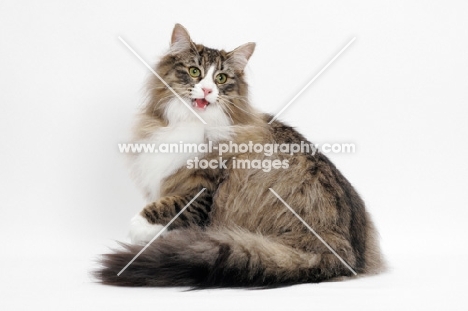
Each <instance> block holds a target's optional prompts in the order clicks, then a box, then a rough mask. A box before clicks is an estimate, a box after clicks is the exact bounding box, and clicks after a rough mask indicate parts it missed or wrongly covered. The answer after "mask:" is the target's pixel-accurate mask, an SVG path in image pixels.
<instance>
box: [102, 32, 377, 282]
mask: <svg viewBox="0 0 468 311" xmlns="http://www.w3.org/2000/svg"><path fill="white" fill-rule="evenodd" d="M254 48H255V44H254V43H247V44H244V45H242V46H240V47H238V48H236V49H235V50H233V51H230V52H226V51H224V50H216V49H211V48H208V47H205V46H203V45H201V44H195V43H194V42H193V41H192V40H191V39H190V36H189V34H188V32H187V30H186V29H185V28H184V27H182V26H181V25H179V24H177V25H175V27H174V30H173V33H172V40H171V45H170V49H169V51H168V52H167V54H166V55H164V56H163V57H162V59H161V60H160V62H159V63H158V64H157V65H156V68H155V71H156V72H157V73H158V74H159V76H160V77H162V79H163V80H164V81H166V82H167V83H168V85H169V86H170V87H171V88H172V89H173V90H174V91H175V92H176V93H177V94H178V95H180V97H181V98H179V97H177V96H176V95H175V94H174V93H173V92H172V91H171V90H170V89H169V88H167V87H166V86H165V84H164V83H163V82H162V81H160V80H159V78H157V77H153V78H152V79H151V81H150V82H149V100H148V101H147V104H146V105H145V107H144V110H143V111H142V113H141V115H140V118H139V121H138V124H137V127H136V131H135V140H134V142H137V143H149V144H155V145H156V146H162V144H167V143H179V142H183V143H192V144H203V143H207V142H210V141H211V142H213V143H214V144H218V143H229V142H230V143H232V144H237V145H240V144H242V143H245V144H248V143H251V144H263V145H267V144H299V145H300V144H301V142H302V143H308V142H307V140H306V139H305V138H304V137H303V136H302V135H301V134H299V133H298V132H297V131H295V130H294V129H293V128H292V127H290V126H287V125H285V124H284V123H281V122H279V121H274V122H272V123H271V124H269V123H268V122H269V120H271V118H272V116H270V115H267V114H262V113H260V112H258V111H256V110H255V109H254V108H253V107H252V106H251V105H250V104H249V100H248V86H247V83H246V81H245V77H244V69H245V66H246V64H247V62H248V60H249V58H250V57H251V55H252V53H253V51H254ZM181 99H183V100H185V101H186V103H188V104H189V105H190V107H191V108H192V110H193V111H194V112H196V113H197V114H198V115H199V116H200V117H201V118H202V119H203V120H204V121H205V123H206V124H204V123H203V122H201V120H200V119H199V118H198V117H197V116H196V115H195V114H194V113H193V111H191V110H190V109H189V108H188V107H187V106H186V105H184V103H183V102H182V101H181ZM232 149H234V148H232ZM195 158H197V159H206V160H215V161H218V162H222V163H223V164H224V165H219V166H216V167H214V168H213V167H211V168H210V167H208V168H205V169H202V168H200V167H196V166H193V165H192V166H189V165H187V163H189V162H188V161H191V160H193V159H195ZM240 160H242V161H250V163H253V162H254V161H255V160H257V163H271V162H265V160H268V161H275V160H277V161H279V162H276V164H279V163H281V165H276V167H273V168H271V167H270V169H264V168H263V169H262V168H258V167H255V168H254V167H248V166H243V167H238V166H236V164H237V163H239V162H238V161H240ZM191 163H193V162H191ZM213 163H217V162H213ZM284 164H286V165H284ZM132 170H133V174H134V177H135V178H136V180H137V182H138V184H139V185H140V186H141V188H142V189H143V190H144V193H145V194H146V197H147V199H148V202H149V203H148V205H146V207H144V208H143V210H142V211H141V212H140V213H138V214H137V215H136V216H135V217H134V218H133V219H132V221H131V228H130V237H131V240H132V244H124V245H123V249H121V250H117V251H116V252H114V253H111V254H106V255H104V256H103V258H102V260H101V263H102V268H101V269H100V270H99V271H97V272H96V276H97V277H98V279H99V280H100V281H101V282H102V283H104V284H112V285H123V286H190V287H196V288H207V287H273V286H284V285H289V284H296V283H306V282H321V281H325V280H331V279H338V278H342V277H348V276H353V275H354V274H353V272H352V270H354V271H355V272H356V273H357V274H358V275H361V274H369V273H377V272H379V271H381V269H382V267H383V262H382V260H381V255H380V250H379V247H378V241H377V239H376V231H375V229H374V227H373V225H372V222H371V220H370V217H369V215H368V213H367V212H366V210H365V206H364V202H363V201H362V199H361V198H360V197H359V195H358V194H357V193H356V191H355V190H354V188H353V187H352V186H351V184H350V183H349V182H348V181H347V180H346V179H345V178H344V177H343V175H342V174H341V173H340V172H339V171H338V169H337V168H336V167H335V166H334V165H333V164H332V163H331V162H330V161H329V160H328V158H327V157H325V156H324V155H323V154H321V153H320V152H317V153H312V152H296V153H291V152H275V153H274V154H271V155H265V153H261V152H251V151H247V152H246V151H245V150H244V151H242V152H241V151H240V150H229V152H227V153H225V154H223V155H222V158H219V156H218V151H217V150H212V152H209V151H208V152H201V151H200V150H192V152H185V153H182V152H179V153H139V154H134V155H132ZM203 188H205V191H204V192H202V193H201V194H200V195H199V196H198V197H197V198H196V199H195V200H194V201H193V202H192V203H191V204H190V205H189V206H188V207H187V209H186V210H185V211H184V212H183V213H182V214H180V216H179V217H178V218H176V219H175V220H174V221H173V223H172V224H171V225H170V227H169V230H168V231H166V232H164V234H162V235H161V236H160V237H159V238H158V239H156V240H155V241H154V242H153V243H152V244H151V245H150V246H149V247H148V248H147V249H145V251H144V252H143V253H142V254H141V255H140V256H139V257H138V258H137V259H136V260H135V261H134V262H133V263H132V264H131V265H130V266H128V267H127V269H126V270H125V271H124V272H123V273H121V274H120V275H117V274H118V273H119V271H121V269H122V268H123V267H124V266H125V265H126V264H127V263H129V262H130V261H131V260H132V258H133V257H134V256H135V255H136V254H137V253H138V252H139V251H140V250H142V248H143V247H144V245H145V244H146V243H147V242H148V241H150V240H151V239H152V238H153V237H154V236H155V235H156V234H157V233H158V232H159V231H160V230H161V229H162V228H163V227H164V226H165V225H167V224H168V223H169V222H170V221H171V220H172V219H173V218H174V217H175V216H176V215H177V214H178V213H179V212H180V211H181V210H182V209H183V208H184V207H185V206H186V205H187V204H188V203H189V202H190V201H191V200H192V199H193V198H194V197H195V196H196V194H197V193H199V192H200V191H201V190H202V189H203ZM270 188H271V189H273V190H274V191H275V192H276V193H277V194H278V195H279V196H280V197H281V198H282V199H283V200H284V201H285V202H286V203H287V204H288V205H289V206H290V207H292V208H293V209H294V210H295V212H296V213H297V214H298V216H300V218H302V219H303V220H304V221H305V222H306V223H307V224H308V225H309V226H310V227H311V228H313V230H314V231H315V232H316V233H317V234H318V236H320V237H321V238H322V239H323V240H324V241H325V242H326V243H327V244H328V245H329V246H330V247H331V248H332V249H333V250H334V251H335V252H336V254H337V255H339V256H340V257H341V258H342V260H343V261H345V262H346V264H347V265H348V266H349V267H351V268H352V270H351V269H349V267H348V266H346V265H345V264H344V263H343V261H341V260H340V258H338V256H336V254H333V253H332V252H331V250H330V249H329V248H328V247H326V245H325V244H324V243H323V242H322V241H321V240H320V239H319V238H318V237H317V236H316V235H315V234H313V233H312V232H311V231H309V229H308V228H307V227H306V226H305V225H304V223H302V222H301V220H300V219H299V218H298V217H296V216H295V215H294V214H293V213H292V212H291V211H290V210H289V209H288V208H287V207H286V206H285V205H284V203H283V202H281V201H280V200H279V199H278V198H277V197H276V196H275V195H274V193H273V192H272V191H270Z"/></svg>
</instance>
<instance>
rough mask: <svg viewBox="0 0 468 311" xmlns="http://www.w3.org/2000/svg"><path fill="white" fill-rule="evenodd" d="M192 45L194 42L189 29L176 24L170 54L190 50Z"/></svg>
mask: <svg viewBox="0 0 468 311" xmlns="http://www.w3.org/2000/svg"><path fill="white" fill-rule="evenodd" d="M191 45H192V40H191V39H190V35H189V33H188V31H187V29H185V27H184V26H182V25H181V24H175V26H174V30H172V37H171V48H170V53H171V54H177V53H180V52H183V51H186V50H189V49H190V47H191Z"/></svg>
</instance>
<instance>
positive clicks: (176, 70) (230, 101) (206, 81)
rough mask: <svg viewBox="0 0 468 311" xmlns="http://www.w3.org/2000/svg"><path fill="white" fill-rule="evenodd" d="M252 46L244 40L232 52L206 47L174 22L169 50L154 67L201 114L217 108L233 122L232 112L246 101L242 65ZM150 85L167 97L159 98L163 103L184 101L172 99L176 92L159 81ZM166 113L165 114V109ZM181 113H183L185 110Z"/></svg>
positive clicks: (214, 110) (242, 107)
mask: <svg viewBox="0 0 468 311" xmlns="http://www.w3.org/2000/svg"><path fill="white" fill-rule="evenodd" d="M254 48H255V44H254V43H247V44H245V45H243V46H241V47H239V48H237V49H235V50H233V51H231V52H226V51H224V50H215V49H211V48H207V47H205V46H203V45H200V44H195V43H193V42H192V41H191V39H190V37H189V35H188V33H187V31H186V30H185V28H183V27H182V26H181V25H176V26H175V28H174V31H173V35H172V43H171V47H170V51H169V53H168V54H167V55H166V56H165V57H164V58H163V59H162V60H161V62H160V63H159V65H158V67H157V71H158V72H159V74H160V75H161V77H162V78H163V79H164V80H165V81H166V82H167V83H168V84H169V85H170V86H171V88H172V89H173V90H174V91H175V92H177V93H178V94H179V95H180V96H181V97H182V98H184V99H185V100H186V101H187V102H189V103H190V105H191V107H192V108H193V110H194V111H195V112H197V113H199V114H200V116H204V115H205V116H208V115H213V114H214V113H215V112H217V111H219V112H220V113H223V114H225V115H228V116H229V118H230V119H231V120H232V121H233V122H234V119H233V114H238V112H237V110H242V109H244V110H245V109H246V106H247V105H248V100H247V95H248V94H247V93H248V90H247V84H246V82H245V80H244V68H245V66H246V64H247V61H248V59H249V58H250V56H251V55H252V53H253V51H254ZM152 87H154V89H155V92H157V93H160V94H156V96H158V95H159V96H158V97H159V98H160V99H161V98H162V99H164V98H166V99H167V100H162V101H160V104H161V105H162V106H163V105H164V104H165V103H167V104H168V105H169V104H171V105H179V106H181V105H183V103H181V102H178V103H172V102H171V101H172V100H174V99H176V98H175V95H173V94H172V93H171V92H168V90H167V89H164V88H163V87H162V86H161V83H158V81H156V80H155V85H154V86H152ZM166 108H167V109H169V107H166ZM167 109H166V110H167ZM183 109H187V107H184V108H183ZM165 114H166V116H167V111H166V113H165ZM181 114H184V115H185V112H181ZM213 117H215V116H213ZM238 117H239V116H237V118H238Z"/></svg>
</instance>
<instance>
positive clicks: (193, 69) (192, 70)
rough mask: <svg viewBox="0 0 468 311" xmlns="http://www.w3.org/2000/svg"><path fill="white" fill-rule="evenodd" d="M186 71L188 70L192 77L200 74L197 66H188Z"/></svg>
mask: <svg viewBox="0 0 468 311" xmlns="http://www.w3.org/2000/svg"><path fill="white" fill-rule="evenodd" d="M188 72H189V74H190V76H192V77H194V78H198V77H199V76H200V75H201V71H200V69H198V68H197V67H190V68H189V70H188Z"/></svg>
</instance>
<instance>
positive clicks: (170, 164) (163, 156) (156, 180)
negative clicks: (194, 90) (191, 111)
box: [132, 125, 205, 201]
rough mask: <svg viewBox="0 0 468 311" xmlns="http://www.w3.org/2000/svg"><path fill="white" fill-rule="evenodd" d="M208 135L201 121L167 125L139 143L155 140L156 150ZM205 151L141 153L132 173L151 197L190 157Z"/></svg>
mask: <svg viewBox="0 0 468 311" xmlns="http://www.w3.org/2000/svg"><path fill="white" fill-rule="evenodd" d="M204 139H205V133H204V127H203V126H200V125H192V126H184V127H182V126H178V127H165V128H161V129H160V130H158V131H157V132H155V133H154V134H153V135H152V136H151V137H149V138H148V139H146V140H144V141H140V142H139V143H145V144H153V145H154V147H155V150H158V149H161V148H162V147H163V146H164V145H165V146H170V144H180V142H182V143H191V144H193V143H194V144H202V143H203V142H204ZM201 155H202V154H200V153H197V152H192V153H188V152H187V153H184V152H172V153H166V152H164V153H163V152H157V153H156V152H154V153H140V154H138V155H136V156H135V158H134V161H133V163H132V173H133V175H134V176H135V178H136V180H137V183H138V184H139V185H140V186H141V187H142V188H143V190H144V192H145V193H146V195H147V198H148V200H149V201H154V200H156V199H158V198H159V189H160V185H161V181H162V180H163V179H164V178H166V177H167V176H169V175H171V174H172V173H174V172H175V171H176V170H177V169H179V168H180V167H182V166H183V165H186V163H187V160H188V159H191V158H194V157H196V156H201Z"/></svg>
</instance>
